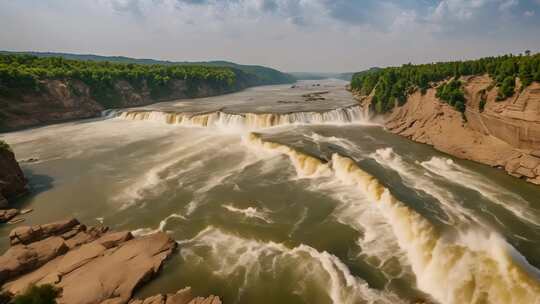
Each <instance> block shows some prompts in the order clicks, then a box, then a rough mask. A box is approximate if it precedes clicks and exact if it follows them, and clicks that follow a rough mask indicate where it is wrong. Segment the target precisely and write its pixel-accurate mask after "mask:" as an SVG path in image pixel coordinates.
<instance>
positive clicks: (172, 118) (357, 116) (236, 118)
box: [102, 105, 367, 130]
mask: <svg viewBox="0 0 540 304" xmlns="http://www.w3.org/2000/svg"><path fill="white" fill-rule="evenodd" d="M102 115H103V116H105V117H109V118H110V117H115V118H119V119H126V120H153V121H159V122H164V123H166V124H171V125H181V126H186V127H215V128H221V129H239V130H245V129H249V130H255V129H263V128H270V127H276V126H285V125H294V124H350V123H362V122H363V123H367V119H365V116H364V113H363V112H362V110H361V108H360V106H358V105H352V106H348V107H343V108H338V109H334V110H328V111H323V112H292V113H227V112H224V111H215V112H209V113H187V112H163V111H150V110H135V109H134V110H112V111H111V110H109V111H107V112H103V114H102Z"/></svg>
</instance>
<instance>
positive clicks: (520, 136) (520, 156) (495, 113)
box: [360, 75, 540, 184]
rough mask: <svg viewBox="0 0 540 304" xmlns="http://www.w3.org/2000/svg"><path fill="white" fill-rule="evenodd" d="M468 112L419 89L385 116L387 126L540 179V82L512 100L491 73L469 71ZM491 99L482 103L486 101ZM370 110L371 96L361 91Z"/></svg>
mask: <svg viewBox="0 0 540 304" xmlns="http://www.w3.org/2000/svg"><path fill="white" fill-rule="evenodd" d="M461 80H462V81H463V82H464V91H465V97H466V99H467V104H466V112H465V114H464V115H465V118H466V119H463V116H462V114H461V113H460V112H458V111H456V110H455V109H454V108H453V107H451V106H449V105H447V104H444V103H442V102H440V101H439V99H438V98H436V97H435V93H436V89H435V88H433V89H429V90H427V92H426V94H421V93H420V92H418V91H417V92H415V93H413V94H411V95H409V96H408V99H407V102H406V103H405V104H404V105H403V106H400V107H396V108H395V109H394V110H393V111H391V112H390V113H389V114H387V115H385V116H383V117H381V118H382V119H383V122H384V125H385V127H386V128H387V129H388V130H389V131H391V132H393V133H395V134H399V135H402V136H405V137H407V138H409V139H411V140H414V141H417V142H420V143H425V144H429V145H432V146H434V147H435V148H436V149H437V150H440V151H443V152H445V153H448V154H451V155H454V156H457V157H460V158H464V159H469V160H473V161H477V162H480V163H484V164H487V165H490V166H496V167H501V168H504V169H505V170H506V171H507V172H508V173H509V174H511V175H513V176H516V177H518V178H523V179H525V180H527V181H528V182H531V183H535V184H540V83H533V84H532V85H530V86H529V87H527V88H523V90H521V89H520V88H519V87H518V89H517V90H516V94H515V95H514V96H512V97H510V98H508V99H506V100H503V101H497V100H496V99H497V88H496V87H495V86H494V85H493V81H492V79H491V78H490V77H489V76H487V75H483V76H473V77H466V78H465V77H464V78H462V79H461ZM482 100H483V101H484V102H485V107H484V109H483V110H482V109H480V103H481V101H482ZM360 102H361V104H362V105H363V106H364V107H365V109H366V110H367V109H368V108H369V104H370V102H371V98H370V97H369V96H367V97H366V96H362V97H360Z"/></svg>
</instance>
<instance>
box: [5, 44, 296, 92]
mask: <svg viewBox="0 0 540 304" xmlns="http://www.w3.org/2000/svg"><path fill="white" fill-rule="evenodd" d="M0 53H1V54H6V55H31V56H36V57H44V58H49V57H61V58H64V59H70V60H80V61H97V62H107V61H108V62H111V63H125V64H129V63H133V64H142V65H167V66H169V65H183V66H187V65H190V66H191V65H196V66H207V67H229V68H234V69H237V70H240V71H243V72H244V73H247V74H251V77H252V78H253V79H251V81H252V82H253V84H252V85H270V84H285V83H291V82H294V77H292V76H291V75H289V74H286V73H283V72H280V71H278V70H276V69H272V68H269V67H265V66H260V65H244V64H237V63H233V62H229V61H195V62H190V61H179V62H175V61H168V60H156V59H138V58H131V57H124V56H100V55H91V54H70V53H52V52H7V51H0Z"/></svg>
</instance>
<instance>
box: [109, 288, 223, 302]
mask: <svg viewBox="0 0 540 304" xmlns="http://www.w3.org/2000/svg"><path fill="white" fill-rule="evenodd" d="M107 303H108V302H107ZM101 304H105V303H101ZM129 304H221V300H220V299H219V297H217V296H209V297H207V298H203V297H194V296H193V294H192V293H191V288H190V287H187V288H184V289H182V290H179V291H178V292H176V293H173V294H160V295H156V296H152V297H148V298H146V299H136V300H131V301H129Z"/></svg>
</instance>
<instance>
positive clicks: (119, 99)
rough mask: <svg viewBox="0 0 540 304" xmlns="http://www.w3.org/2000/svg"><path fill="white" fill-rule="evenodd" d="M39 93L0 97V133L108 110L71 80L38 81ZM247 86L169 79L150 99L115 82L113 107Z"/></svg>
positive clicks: (148, 91)
mask: <svg viewBox="0 0 540 304" xmlns="http://www.w3.org/2000/svg"><path fill="white" fill-rule="evenodd" d="M40 85H41V88H42V89H41V90H40V91H39V92H33V91H29V92H25V93H24V94H21V95H20V96H17V97H16V98H13V97H7V96H1V95H0V131H9V130H15V129H20V128H25V127H31V126H36V125H42V124H46V123H55V122H62V121H68V120H73V119H82V118H91V117H97V116H100V115H101V111H103V110H104V109H106V108H108V106H106V105H104V103H103V102H102V101H101V100H99V99H98V98H96V97H94V96H93V94H92V92H91V89H90V87H89V86H88V85H86V84H85V83H84V82H82V81H80V80H74V79H46V80H42V81H40ZM249 85H250V84H249V83H245V82H239V83H238V84H237V85H235V86H231V87H224V86H213V85H211V84H209V83H204V82H201V83H199V84H198V85H197V86H196V87H195V88H193V87H192V86H189V85H188V84H187V82H186V81H184V80H172V81H170V83H169V84H168V88H167V90H166V93H165V94H162V95H161V96H153V94H151V93H152V92H151V89H150V88H149V87H148V85H146V82H144V83H143V86H141V87H140V88H136V87H134V86H133V85H132V84H130V83H129V82H127V81H124V80H119V81H116V82H115V83H114V93H115V95H116V96H115V99H116V100H115V106H114V107H133V106H141V105H147V104H151V103H154V102H159V101H165V100H174V99H181V98H198V97H208V96H215V95H220V94H225V93H231V92H234V91H238V90H240V89H244V88H246V87H248V86H249Z"/></svg>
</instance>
